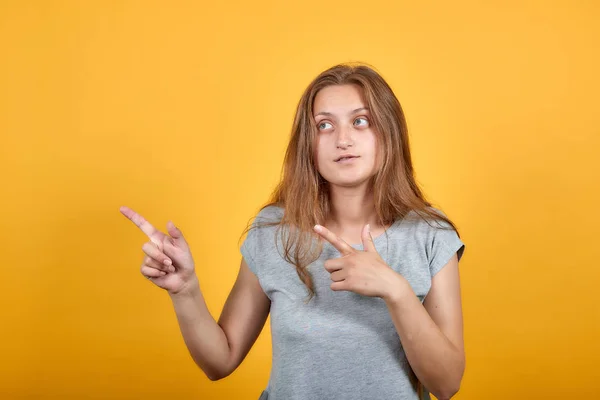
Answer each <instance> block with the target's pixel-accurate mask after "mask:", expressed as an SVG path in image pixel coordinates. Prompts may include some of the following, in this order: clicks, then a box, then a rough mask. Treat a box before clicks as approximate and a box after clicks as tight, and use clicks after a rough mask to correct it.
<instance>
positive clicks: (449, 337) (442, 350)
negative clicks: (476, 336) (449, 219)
mask: <svg viewBox="0 0 600 400" xmlns="http://www.w3.org/2000/svg"><path fill="white" fill-rule="evenodd" d="M391 272H392V273H393V279H392V280H391V282H392V284H391V285H390V287H389V289H388V291H387V294H386V295H384V296H382V298H383V300H384V301H385V303H386V304H387V307H388V310H389V312H390V315H391V318H392V320H393V322H394V326H395V327H396V330H397V331H398V335H399V336H400V341H401V343H402V347H403V348H404V352H405V354H406V358H407V359H408V362H409V363H410V365H411V367H412V369H413V371H414V372H415V375H416V376H417V378H419V381H421V383H422V384H423V385H424V386H425V387H426V388H427V390H429V391H430V392H431V393H433V394H434V395H435V397H437V398H438V399H440V400H444V399H450V398H451V397H452V396H454V395H455V394H456V392H458V390H459V387H460V382H461V380H462V377H463V373H464V370H465V352H464V342H463V319H462V305H461V298H460V278H459V271H458V258H457V255H456V254H454V256H453V257H452V258H451V259H450V261H449V262H448V263H447V264H446V265H445V266H444V267H443V268H442V269H441V270H440V271H439V272H438V273H437V274H436V275H435V276H434V277H433V278H432V281H431V288H430V290H429V293H428V294H427V296H426V298H425V300H424V302H423V304H421V302H420V301H419V298H418V297H417V296H416V295H415V293H414V292H413V290H412V288H411V286H410V284H409V283H408V281H407V280H406V279H405V278H404V277H402V276H401V275H400V274H398V273H396V272H394V271H391Z"/></svg>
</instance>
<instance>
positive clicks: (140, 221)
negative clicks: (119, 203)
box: [119, 206, 157, 239]
mask: <svg viewBox="0 0 600 400" xmlns="http://www.w3.org/2000/svg"><path fill="white" fill-rule="evenodd" d="M119 210H120V211H121V214H123V215H124V216H126V217H127V218H128V219H129V220H131V222H133V223H134V224H135V225H136V226H137V227H138V228H140V229H141V231H142V232H144V233H145V234H146V236H148V237H149V238H150V239H152V236H154V234H155V233H156V232H157V231H156V229H155V228H154V227H153V226H152V224H151V223H150V222H148V221H146V219H145V218H144V217H142V216H141V215H140V214H138V213H136V212H135V211H133V210H132V209H131V208H129V207H126V206H123V207H121V208H120V209H119Z"/></svg>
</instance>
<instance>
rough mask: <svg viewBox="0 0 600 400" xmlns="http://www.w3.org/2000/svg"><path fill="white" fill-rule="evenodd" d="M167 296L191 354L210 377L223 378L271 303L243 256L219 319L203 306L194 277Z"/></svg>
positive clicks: (248, 344) (246, 348)
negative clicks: (178, 290)
mask: <svg viewBox="0 0 600 400" xmlns="http://www.w3.org/2000/svg"><path fill="white" fill-rule="evenodd" d="M170 296H171V300H172V301H173V306H174V307H175V313H176V315H177V320H178V321H179V327H180V329H181V334H182V335H183V339H184V341H185V344H186V345H187V348H188V350H189V352H190V355H191V356H192V358H193V359H194V361H195V362H196V364H197V365H198V366H199V367H200V368H201V369H202V371H204V373H205V374H206V376H207V377H208V378H209V379H210V380H213V381H215V380H218V379H222V378H225V377H226V376H228V375H229V374H231V373H232V372H233V371H234V370H235V369H236V368H237V367H238V366H239V365H240V364H241V363H242V361H243V360H244V358H245V357H246V355H247V354H248V352H249V351H250V348H251V347H252V345H253V344H254V342H255V341H256V339H257V338H258V335H259V334H260V332H261V331H262V329H263V327H264V325H265V322H266V320H267V316H268V315H269V309H270V305H271V302H270V300H269V298H268V297H267V296H266V295H265V293H264V291H263V290H262V288H261V286H260V284H259V282H258V279H257V277H256V275H254V274H253V273H252V271H250V268H248V265H247V264H246V261H245V260H244V259H243V258H242V261H241V264H240V270H239V273H238V277H237V279H236V281H235V284H234V285H233V288H232V290H231V293H230V294H229V297H228V298H227V301H226V302H225V306H224V307H223V312H222V313H221V317H220V318H219V321H218V323H217V322H216V321H215V320H214V318H213V317H212V315H211V314H210V312H209V311H208V308H207V307H206V303H205V302H204V297H203V296H202V292H201V291H200V285H199V283H198V280H197V279H195V282H193V283H192V284H190V285H189V288H186V289H185V290H183V291H180V292H178V293H175V294H170Z"/></svg>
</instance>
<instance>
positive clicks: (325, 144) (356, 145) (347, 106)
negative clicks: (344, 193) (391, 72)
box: [313, 85, 377, 187]
mask: <svg viewBox="0 0 600 400" xmlns="http://www.w3.org/2000/svg"><path fill="white" fill-rule="evenodd" d="M313 112H314V115H313V117H314V120H315V123H316V126H317V131H318V133H317V143H316V147H315V152H316V154H315V159H316V160H317V170H318V171H319V173H320V174H321V176H322V177H323V178H324V179H325V180H326V181H327V182H329V183H330V184H331V185H337V186H343V187H354V186H359V185H361V184H363V183H365V182H367V181H368V180H369V179H370V178H371V177H372V176H373V175H374V174H375V172H376V158H375V156H376V145H377V142H376V136H375V132H374V131H373V128H372V127H371V118H370V114H369V110H368V109H367V108H366V103H365V101H364V100H363V98H362V90H361V88H360V86H358V85H334V86H328V87H325V88H323V89H321V90H320V91H319V92H318V93H317V96H316V97H315V101H314V106H313ZM344 155H349V156H350V158H341V157H342V156H344Z"/></svg>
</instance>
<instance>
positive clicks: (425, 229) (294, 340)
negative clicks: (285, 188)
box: [240, 206, 464, 400]
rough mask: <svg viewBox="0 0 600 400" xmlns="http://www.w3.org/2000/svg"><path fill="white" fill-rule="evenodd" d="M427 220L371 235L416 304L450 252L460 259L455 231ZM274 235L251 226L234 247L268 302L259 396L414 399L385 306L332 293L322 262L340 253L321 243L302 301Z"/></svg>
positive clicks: (274, 399) (276, 215)
mask: <svg viewBox="0 0 600 400" xmlns="http://www.w3.org/2000/svg"><path fill="white" fill-rule="evenodd" d="M436 211H438V212H440V211H439V210H436ZM282 215H283V209H282V208H280V207H277V206H269V207H267V208H265V209H263V210H261V211H260V212H259V213H258V215H257V217H256V218H255V219H254V222H253V224H256V223H257V222H259V223H262V222H267V221H277V220H279V219H280V218H281V216H282ZM430 223H431V225H432V226H430V225H429V224H428V223H427V222H426V221H425V220H423V219H422V218H420V217H419V216H418V215H417V214H416V213H415V212H410V213H409V214H408V215H407V216H406V217H405V218H404V219H402V220H397V221H395V222H394V223H393V225H392V226H391V227H389V228H388V229H387V231H386V233H384V234H381V235H379V236H377V237H375V238H374V243H375V247H376V249H377V251H378V252H379V254H380V255H381V257H382V258H383V259H384V260H385V262H386V263H387V264H388V265H389V266H390V267H391V268H393V269H394V271H396V272H398V273H400V274H401V275H402V276H403V277H404V278H405V279H406V280H407V281H408V282H409V283H410V285H411V287H412V289H413V291H414V292H415V293H416V295H417V296H418V298H419V299H420V300H421V302H423V300H424V299H425V296H426V295H427V293H428V292H429V289H430V288H431V278H432V277H433V276H434V275H435V274H436V273H437V272H438V271H439V270H440V269H441V268H442V267H443V266H444V265H445V264H446V263H447V262H448V261H449V260H450V258H451V257H452V255H454V253H457V252H458V257H459V259H460V257H461V256H462V253H463V251H464V244H463V242H462V241H461V240H460V239H459V237H458V235H457V233H456V231H454V230H443V229H436V226H438V224H437V223H435V222H430ZM444 226H446V227H447V226H448V225H444ZM275 230H276V227H275V226H273V227H262V228H253V229H251V230H250V231H249V232H248V235H247V237H246V239H245V241H244V243H243V244H242V246H241V249H240V251H241V253H242V255H243V257H244V259H245V260H246V263H247V264H248V266H249V267H250V269H251V270H252V272H253V273H254V274H255V275H256V276H257V277H258V280H259V282H260V285H261V286H262V288H263V290H264V292H265V294H266V295H267V296H268V297H269V299H270V300H271V310H270V313H271V336H272V350H273V359H272V368H271V375H270V378H269V382H268V385H267V387H266V388H265V391H264V392H263V393H262V396H261V399H267V398H268V399H269V400H322V399H328V400H335V399H343V400H355V399H356V400H359V399H360V400H364V399H369V400H379V399H382V400H383V399H385V400H389V399H417V398H418V396H417V392H416V378H415V375H414V373H413V372H412V369H411V367H410V365H409V363H408V361H407V359H406V356H405V354H404V351H403V349H402V346H401V343H400V338H399V336H398V333H397V331H396V328H395V327H394V324H393V322H392V319H391V317H390V315H389V311H388V309H387V307H386V304H385V302H384V301H383V300H382V299H381V298H378V297H367V296H362V295H359V294H356V293H353V292H348V291H333V290H331V288H330V284H331V282H332V281H331V278H330V274H329V272H327V270H326V269H325V268H324V266H323V263H324V262H325V261H326V260H327V259H330V258H337V257H340V253H339V252H338V251H337V250H336V249H335V248H334V247H333V246H332V245H331V244H330V243H328V242H324V247H323V252H322V254H321V256H320V257H319V259H318V260H316V261H315V262H314V263H312V264H310V265H309V267H308V271H309V272H310V273H311V275H312V278H313V282H314V288H315V292H316V296H315V297H313V298H312V299H311V300H310V302H308V303H306V302H305V300H306V299H307V295H308V291H307V288H306V286H305V285H304V283H303V282H302V281H301V280H300V278H299V277H298V275H297V273H296V269H295V266H294V265H293V264H291V263H288V262H287V261H285V260H284V259H283V257H282V254H283V243H282V241H281V238H280V235H279V234H277V235H276V234H275ZM276 240H277V244H276V243H275V241H276ZM353 247H354V248H356V249H360V250H362V247H363V246H362V245H353ZM425 398H426V399H428V398H429V394H428V393H427V391H425Z"/></svg>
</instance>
